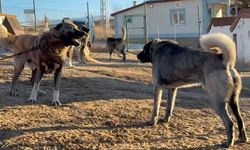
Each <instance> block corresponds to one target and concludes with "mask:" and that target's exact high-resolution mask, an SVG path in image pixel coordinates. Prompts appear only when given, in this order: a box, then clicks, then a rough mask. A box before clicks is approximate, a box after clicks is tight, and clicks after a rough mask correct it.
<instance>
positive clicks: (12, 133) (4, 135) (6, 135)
mask: <svg viewBox="0 0 250 150" xmlns="http://www.w3.org/2000/svg"><path fill="white" fill-rule="evenodd" d="M131 128H136V129H142V128H154V127H152V126H151V125H149V124H147V123H138V124H131V125H118V126H99V127H79V126H72V125H70V126H67V125H62V126H53V127H39V128H28V129H19V130H1V131H0V133H1V137H0V140H1V141H4V140H8V139H12V138H14V137H17V136H21V135H23V134H24V133H27V132H28V133H36V132H49V131H70V130H84V131H86V132H87V131H92V132H93V131H101V130H109V131H110V130H116V129H124V130H126V129H131ZM204 136H208V135H204ZM177 138H178V137H171V139H170V138H161V139H157V141H155V142H165V141H167V140H172V139H177ZM179 138H180V137H179ZM235 144H237V142H236V143H235ZM0 146H1V143H0ZM150 149H159V148H157V147H154V146H152V147H151V148H150ZM160 149H162V150H163V149H164V150H175V149H172V148H171V149H168V148H160ZM160 149H159V150H160ZM197 149H201V150H203V149H223V148H222V144H214V145H209V146H204V147H196V148H178V150H197ZM176 150H177V149H176Z"/></svg>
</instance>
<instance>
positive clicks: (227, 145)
mask: <svg viewBox="0 0 250 150" xmlns="http://www.w3.org/2000/svg"><path fill="white" fill-rule="evenodd" d="M232 146H234V142H231V143H228V142H225V143H222V144H221V147H223V148H230V147H232Z"/></svg>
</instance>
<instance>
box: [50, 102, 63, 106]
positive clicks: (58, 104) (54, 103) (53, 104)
mask: <svg viewBox="0 0 250 150" xmlns="http://www.w3.org/2000/svg"><path fill="white" fill-rule="evenodd" d="M60 105H62V104H61V102H60V101H53V102H52V106H60Z"/></svg>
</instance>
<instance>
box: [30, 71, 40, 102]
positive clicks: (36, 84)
mask: <svg viewBox="0 0 250 150" xmlns="http://www.w3.org/2000/svg"><path fill="white" fill-rule="evenodd" d="M42 77H43V72H42V71H41V70H40V69H37V71H36V76H35V81H34V84H33V88H32V91H31V94H30V98H29V99H28V100H27V103H32V104H33V103H35V102H36V99H37V94H38V91H39V86H40V81H41V79H42Z"/></svg>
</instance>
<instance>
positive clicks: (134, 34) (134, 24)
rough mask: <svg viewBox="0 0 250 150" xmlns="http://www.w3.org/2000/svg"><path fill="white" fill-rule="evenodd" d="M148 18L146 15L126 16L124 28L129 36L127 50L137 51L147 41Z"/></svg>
mask: <svg viewBox="0 0 250 150" xmlns="http://www.w3.org/2000/svg"><path fill="white" fill-rule="evenodd" d="M145 19H146V17H145V15H144V14H133V15H125V17H124V26H125V28H126V32H127V36H126V41H127V50H128V49H130V48H132V49H136V48H137V47H140V45H142V44H145V43H146V41H147V32H146V21H145Z"/></svg>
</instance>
